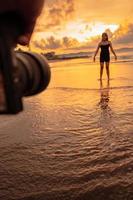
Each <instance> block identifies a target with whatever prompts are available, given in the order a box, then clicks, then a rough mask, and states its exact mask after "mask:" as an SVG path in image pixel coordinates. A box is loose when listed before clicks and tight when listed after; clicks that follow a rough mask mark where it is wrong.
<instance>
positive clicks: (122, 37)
mask: <svg viewBox="0 0 133 200" xmlns="http://www.w3.org/2000/svg"><path fill="white" fill-rule="evenodd" d="M114 42H115V43H116V44H123V45H133V24H128V25H126V27H123V26H120V28H119V29H118V30H117V31H116V32H115V33H114Z"/></svg>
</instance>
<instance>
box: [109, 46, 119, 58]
mask: <svg viewBox="0 0 133 200" xmlns="http://www.w3.org/2000/svg"><path fill="white" fill-rule="evenodd" d="M110 49H111V52H112V53H113V54H114V56H115V60H117V55H116V53H115V51H114V49H113V46H112V43H111V42H110Z"/></svg>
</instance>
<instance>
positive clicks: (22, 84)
mask: <svg viewBox="0 0 133 200" xmlns="http://www.w3.org/2000/svg"><path fill="white" fill-rule="evenodd" d="M15 54H16V56H15V57H16V64H15V65H16V67H15V77H16V80H17V78H18V85H19V86H18V87H17V88H18V89H19V90H21V94H22V96H32V95H35V94H38V93H40V92H42V91H43V90H45V89H46V88H47V86H48V84H49V82H50V78H51V72H50V67H49V65H48V62H47V60H46V59H45V57H44V56H42V55H39V54H36V53H31V52H16V53H15Z"/></svg>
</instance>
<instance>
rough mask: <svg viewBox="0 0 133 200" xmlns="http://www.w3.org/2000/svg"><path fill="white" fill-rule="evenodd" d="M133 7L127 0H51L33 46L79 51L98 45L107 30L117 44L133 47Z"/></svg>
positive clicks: (48, 1)
mask: <svg viewBox="0 0 133 200" xmlns="http://www.w3.org/2000/svg"><path fill="white" fill-rule="evenodd" d="M102 2H103V3H102ZM132 7H133V2H132V1H130V2H128V4H127V1H126V0H121V1H120V0H112V1H111V3H110V1H104V0H102V1H95V0H89V1H88V0H82V1H81V0H71V1H69V0H64V1H62V0H47V1H46V4H45V9H44V10H43V12H42V15H41V16H40V18H39V20H38V23H37V26H36V29H35V33H34V36H33V37H32V41H31V46H32V48H34V49H36V50H39V51H44V50H45V51H56V52H61V51H62V52H64V50H68V49H75V51H76V49H78V50H80V48H81V49H83V48H86V47H93V46H94V47H95V45H96V43H97V42H98V40H100V36H101V34H102V33H103V32H107V33H108V34H109V39H110V40H111V41H112V42H113V43H114V44H115V46H117V47H124V46H125V44H126V45H127V46H128V47H129V46H130V47H132V46H133V42H132V35H133V23H132V21H133V20H132V19H133V14H132Z"/></svg>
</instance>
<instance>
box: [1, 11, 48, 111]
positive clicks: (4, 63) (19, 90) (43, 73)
mask: <svg viewBox="0 0 133 200" xmlns="http://www.w3.org/2000/svg"><path fill="white" fill-rule="evenodd" d="M23 30H24V22H23V21H22V20H21V17H20V16H19V17H18V14H17V13H6V14H3V15H0V114H17V113H19V112H20V111H22V110H23V101H22V99H23V97H25V96H32V95H35V94H38V93H40V92H42V91H43V90H45V89H46V88H47V86H48V84H49V82H50V78H51V72H50V67H49V65H48V62H47V60H46V59H45V58H44V56H42V55H39V54H36V53H31V52H15V51H14V47H15V45H16V43H17V40H18V37H19V36H20V35H22V34H23Z"/></svg>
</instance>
